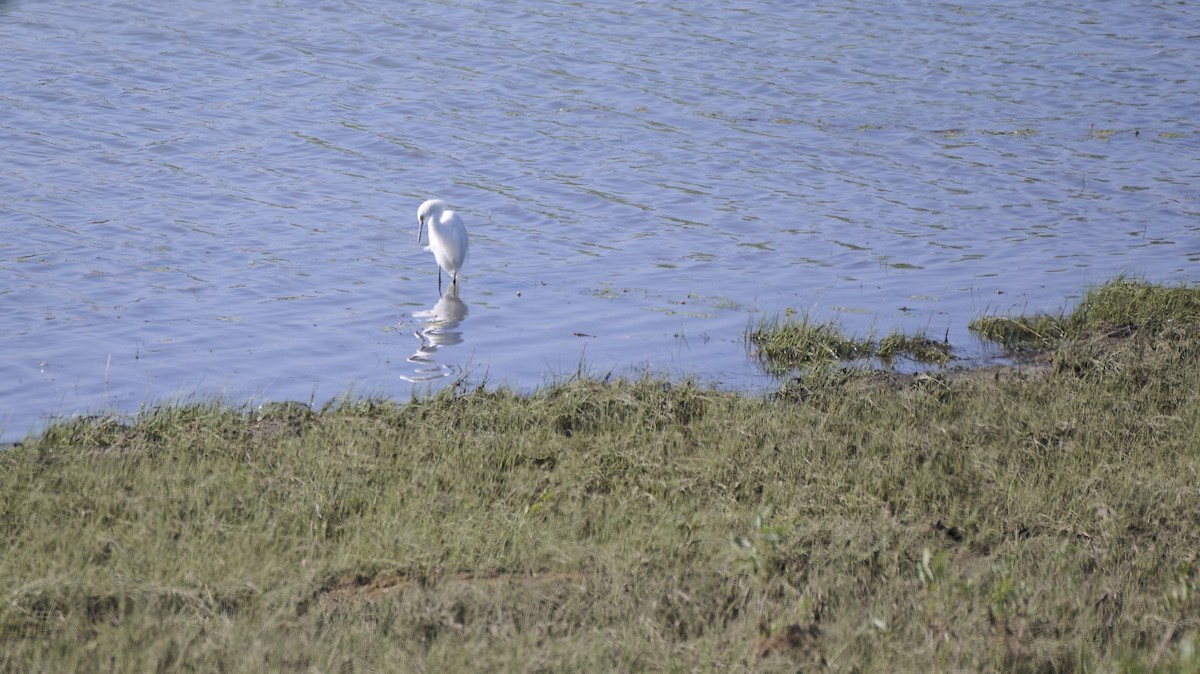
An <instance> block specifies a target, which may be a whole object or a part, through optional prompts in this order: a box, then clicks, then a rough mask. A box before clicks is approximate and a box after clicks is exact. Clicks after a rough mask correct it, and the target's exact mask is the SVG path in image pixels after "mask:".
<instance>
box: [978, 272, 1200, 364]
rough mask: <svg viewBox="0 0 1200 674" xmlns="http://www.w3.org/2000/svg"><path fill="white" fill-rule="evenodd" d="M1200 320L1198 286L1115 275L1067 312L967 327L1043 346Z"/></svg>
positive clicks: (1017, 344) (1017, 343)
mask: <svg viewBox="0 0 1200 674" xmlns="http://www.w3.org/2000/svg"><path fill="white" fill-rule="evenodd" d="M1197 324H1200V288H1197V287H1188V286H1187V285H1178V286H1163V285H1156V284H1152V283H1147V282H1145V281H1136V280H1127V279H1125V278H1124V277H1119V278H1117V279H1114V280H1112V281H1109V282H1108V283H1105V284H1103V285H1100V286H1097V287H1094V288H1090V289H1088V290H1087V292H1086V293H1085V294H1084V297H1083V299H1082V300H1081V301H1080V302H1079V304H1078V305H1077V306H1076V307H1075V309H1074V311H1072V312H1071V313H1070V314H1063V313H1060V314H1058V315H1051V314H1034V315H1032V316H1020V317H1017V318H1009V317H1005V316H984V317H980V318H977V319H975V320H973V321H971V323H970V325H969V328H970V329H971V330H972V331H974V332H976V333H977V334H979V335H980V336H982V337H984V338H985V339H988V340H991V341H993V342H997V343H999V344H1002V345H1004V346H1005V347H1006V348H1010V349H1030V348H1047V347H1052V346H1055V345H1058V344H1061V343H1063V342H1065V341H1067V340H1070V339H1075V338H1078V337H1080V336H1082V335H1084V334H1088V333H1103V332H1114V331H1115V332H1132V331H1138V330H1149V331H1153V332H1161V331H1163V330H1167V329H1170V328H1172V327H1179V326H1185V327H1186V326H1195V325H1197Z"/></svg>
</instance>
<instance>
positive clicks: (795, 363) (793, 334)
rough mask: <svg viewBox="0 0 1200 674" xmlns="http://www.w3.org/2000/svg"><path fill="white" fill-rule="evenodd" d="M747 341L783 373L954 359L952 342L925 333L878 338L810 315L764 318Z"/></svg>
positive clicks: (774, 369)
mask: <svg viewBox="0 0 1200 674" xmlns="http://www.w3.org/2000/svg"><path fill="white" fill-rule="evenodd" d="M746 339H747V341H748V342H749V343H750V344H751V345H753V347H754V352H755V354H756V355H757V356H758V358H759V361H760V362H761V363H762V364H763V366H764V367H765V368H766V369H767V370H768V371H770V372H775V373H783V372H787V371H789V370H793V369H797V368H802V367H806V366H810V365H818V366H822V365H829V364H831V363H837V362H848V361H861V360H866V359H878V360H880V361H883V362H884V363H889V362H891V361H892V360H894V359H896V358H907V359H909V360H913V361H916V362H920V363H936V364H943V363H945V362H947V361H948V360H950V359H951V357H952V356H951V353H950V345H949V344H947V343H945V342H944V341H943V342H938V341H935V340H933V339H930V338H928V337H925V336H924V335H905V334H903V333H900V332H893V333H891V334H889V335H887V336H886V337H884V338H883V339H882V340H880V341H879V342H875V341H874V340H873V339H871V338H865V339H859V338H855V337H850V336H848V335H846V334H845V333H844V332H842V330H841V328H840V326H838V324H837V323H835V322H832V321H830V322H825V323H821V322H817V321H815V320H813V319H812V318H810V317H808V316H802V317H799V318H795V319H793V318H787V319H782V320H781V319H779V318H777V317H774V318H762V319H760V320H759V322H758V324H757V325H755V326H753V327H752V328H750V329H748V331H747V334H746Z"/></svg>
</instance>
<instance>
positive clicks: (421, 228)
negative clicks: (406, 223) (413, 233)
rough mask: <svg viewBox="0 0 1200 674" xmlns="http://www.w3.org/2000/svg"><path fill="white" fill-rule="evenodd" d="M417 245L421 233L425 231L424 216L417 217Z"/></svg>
mask: <svg viewBox="0 0 1200 674" xmlns="http://www.w3.org/2000/svg"><path fill="white" fill-rule="evenodd" d="M417 222H418V223H419V224H418V225H417V245H420V244H421V233H422V232H424V231H425V218H417Z"/></svg>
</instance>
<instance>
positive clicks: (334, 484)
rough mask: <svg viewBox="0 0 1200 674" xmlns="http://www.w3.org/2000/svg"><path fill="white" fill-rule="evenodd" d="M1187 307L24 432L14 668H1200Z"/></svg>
mask: <svg viewBox="0 0 1200 674" xmlns="http://www.w3.org/2000/svg"><path fill="white" fill-rule="evenodd" d="M1122 292H1125V291H1122ZM1151 292H1153V291H1151ZM1133 294H1134V295H1135V296H1136V292H1135V293H1133ZM1164 306H1168V307H1170V308H1171V309H1172V310H1173V311H1176V313H1175V314H1173V315H1164V314H1157V315H1151V314H1150V313H1146V314H1145V315H1144V316H1142V318H1140V319H1138V321H1137V322H1136V323H1131V324H1136V325H1138V326H1141V327H1138V328H1136V329H1130V330H1126V331H1123V332H1121V333H1120V334H1117V335H1113V334H1110V335H1108V336H1107V337H1105V338H1103V339H1099V338H1094V337H1093V338H1089V339H1084V338H1078V339H1070V340H1066V341H1063V342H1061V343H1059V344H1058V345H1057V347H1056V350H1055V351H1054V354H1053V356H1054V360H1055V365H1056V366H1055V367H1054V368H1050V369H1044V370H1038V371H1032V372H1030V371H1021V370H1007V369H991V370H984V371H978V372H975V373H973V374H972V375H971V376H965V375H962V374H955V373H953V372H950V371H945V372H937V373H932V374H923V375H915V376H893V375H883V374H880V373H872V372H860V371H835V370H829V371H828V375H827V376H825V377H823V378H811V379H809V380H806V381H805V382H804V384H805V388H804V391H803V393H802V394H795V393H796V391H794V390H793V391H792V392H791V393H792V394H789V392H788V389H781V391H780V392H779V394H778V395H775V396H771V397H767V398H762V397H756V396H745V395H737V394H731V393H722V392H717V391H712V390H708V389H705V388H702V387H700V386H697V385H695V384H693V383H689V382H686V381H685V382H675V383H669V382H662V381H654V380H635V381H629V380H623V381H613V382H607V383H603V382H598V381H593V380H590V379H588V378H586V377H577V378H575V379H573V380H571V381H567V382H562V383H559V384H556V385H553V386H548V387H547V388H545V389H544V390H541V391H539V392H537V393H536V394H532V395H517V394H515V393H512V392H510V391H506V390H487V389H482V388H464V387H462V386H460V387H458V388H456V389H454V390H448V391H445V392H443V393H440V394H437V395H433V396H431V397H427V398H420V399H415V400H412V401H408V402H404V403H401V402H390V401H378V400H362V401H354V400H347V401H343V402H339V403H337V404H334V405H331V406H330V407H328V408H327V409H323V410H308V409H307V408H305V407H304V406H300V405H292V406H275V407H271V408H268V409H267V410H265V411H264V412H261V413H260V412H257V411H253V410H248V409H243V408H238V407H236V406H230V405H226V404H222V403H220V402H219V401H214V402H212V403H203V404H192V405H186V406H178V407H165V408H161V409H153V410H147V411H146V412H145V413H143V414H142V415H139V416H138V417H137V418H136V419H133V420H130V421H128V422H123V421H121V420H118V419H113V418H104V417H101V418H94V419H87V420H77V421H64V422H62V423H59V424H56V425H54V426H53V427H51V428H50V429H49V430H47V431H46V432H45V433H44V434H42V435H41V436H39V437H35V438H31V439H29V440H28V441H26V442H24V443H22V444H20V445H19V446H17V447H14V448H11V449H7V450H5V451H3V452H2V453H0V536H2V537H3V539H2V541H0V549H2V550H3V551H4V552H3V554H0V591H2V592H3V595H2V596H0V644H3V646H2V647H0V671H6V672H9V671H11V672H64V671H89V672H92V671H95V672H105V671H119V672H127V671H139V672H143V671H145V672H150V671H163V672H191V671H224V672H374V671H389V672H390V671H567V670H574V671H722V672H724V671H731V670H733V671H754V672H795V671H819V670H821V669H826V670H829V671H843V672H897V671H899V672H909V671H921V672H928V671H994V672H1056V671H1103V672H1109V671H1115V672H1150V671H1164V672H1180V673H1182V672H1193V671H1196V670H1197V668H1200V660H1198V656H1197V654H1196V646H1197V640H1198V639H1200V618H1198V616H1200V594H1198V593H1200V558H1198V557H1197V550H1200V533H1198V532H1200V526H1198V524H1200V491H1198V489H1197V485H1198V484H1200V450H1198V448H1197V441H1196V438H1198V437H1200V341H1198V340H1197V337H1196V335H1197V332H1196V330H1195V327H1196V326H1195V323H1194V322H1193V319H1192V318H1188V317H1189V316H1193V315H1192V314H1189V313H1188V312H1189V311H1190V309H1189V308H1188V307H1194V305H1193V304H1192V302H1191V300H1190V299H1178V298H1176V299H1175V300H1172V301H1170V302H1167V303H1166V304H1165V305H1164ZM1097 311H1098V310H1097ZM1097 315H1099V314H1097ZM1122 315H1126V314H1122ZM1193 318H1194V316H1193ZM1105 320H1106V322H1108V319H1105ZM1113 322H1114V323H1122V321H1113ZM1060 363H1061V364H1062V365H1060ZM793 394H795V395H793Z"/></svg>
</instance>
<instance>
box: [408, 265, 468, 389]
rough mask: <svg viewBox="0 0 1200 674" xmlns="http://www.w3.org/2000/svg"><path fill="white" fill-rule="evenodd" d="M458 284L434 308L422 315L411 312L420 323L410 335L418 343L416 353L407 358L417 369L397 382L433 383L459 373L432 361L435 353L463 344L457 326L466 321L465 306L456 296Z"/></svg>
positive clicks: (448, 366) (450, 367) (454, 368)
mask: <svg viewBox="0 0 1200 674" xmlns="http://www.w3.org/2000/svg"><path fill="white" fill-rule="evenodd" d="M458 288H459V286H458V284H457V283H452V284H450V289H449V290H447V291H446V294H445V295H442V297H441V299H439V300H438V301H437V304H435V305H433V306H432V307H430V308H429V309H425V310H423V311H414V312H413V314H412V316H413V318H415V319H417V320H418V321H420V322H421V323H422V325H421V327H419V328H417V330H416V331H415V332H413V336H414V337H416V338H417V339H418V340H420V342H421V344H420V346H419V347H417V351H416V353H414V354H413V355H411V356H409V357H408V362H410V363H414V364H416V365H417V366H418V367H417V369H416V371H415V372H414V373H413V374H412V375H401V376H400V378H401V379H404V380H405V381H410V382H421V381H432V380H434V379H441V378H442V377H449V376H452V375H455V374H458V372H459V371H460V370H461V369H462V368H461V367H460V366H458V365H448V364H445V363H438V362H436V361H435V360H434V356H435V355H436V354H437V351H438V349H440V348H442V347H444V346H454V345H456V344H462V342H463V336H462V332H461V331H460V330H459V329H458V326H459V325H460V324H461V323H462V321H463V319H464V318H466V317H467V304H466V302H463V301H462V299H461V298H460V297H459V295H458Z"/></svg>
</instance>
